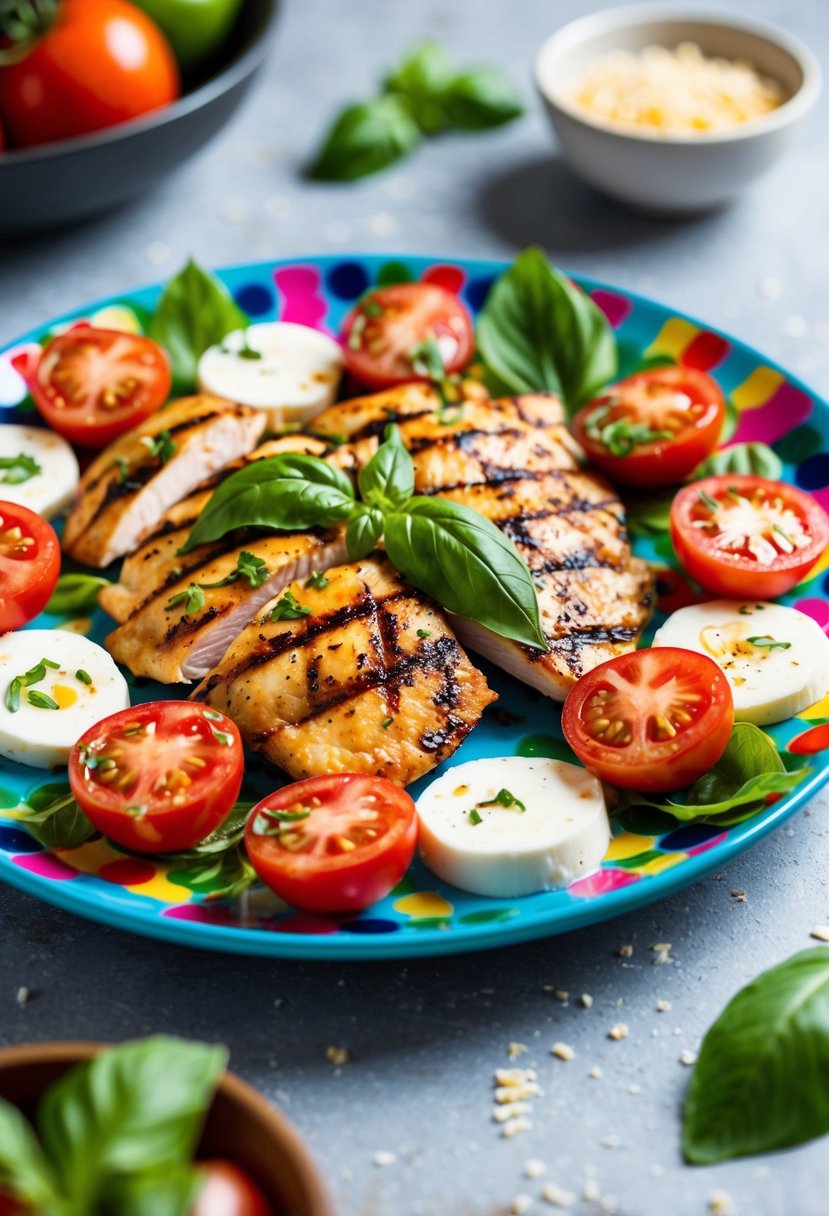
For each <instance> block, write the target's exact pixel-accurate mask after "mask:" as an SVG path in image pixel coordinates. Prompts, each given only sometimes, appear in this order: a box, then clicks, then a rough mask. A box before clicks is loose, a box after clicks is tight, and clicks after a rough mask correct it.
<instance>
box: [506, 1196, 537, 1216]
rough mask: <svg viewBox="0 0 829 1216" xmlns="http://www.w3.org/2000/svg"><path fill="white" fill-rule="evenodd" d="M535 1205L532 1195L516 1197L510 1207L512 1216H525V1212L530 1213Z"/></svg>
mask: <svg viewBox="0 0 829 1216" xmlns="http://www.w3.org/2000/svg"><path fill="white" fill-rule="evenodd" d="M532 1205H533V1201H532V1197H531V1196H530V1195H516V1196H515V1198H514V1199H513V1201H512V1203H511V1204H510V1205H509V1210H510V1216H524V1213H525V1212H529V1210H530V1208H531V1207H532Z"/></svg>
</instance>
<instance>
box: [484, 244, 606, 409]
mask: <svg viewBox="0 0 829 1216" xmlns="http://www.w3.org/2000/svg"><path fill="white" fill-rule="evenodd" d="M478 348H479V350H480V353H481V355H482V357H483V360H484V363H485V364H486V368H487V371H488V373H489V376H490V378H491V380H492V383H493V387H494V388H495V389H496V391H506V392H510V393H532V392H538V391H539V390H542V389H547V390H549V391H550V392H554V393H558V394H559V396H560V397H561V398H562V400H563V402H564V404H565V407H566V409H567V411H568V413H569V414H572V413H573V412H575V410H577V409H578V408H579V406H581V405H583V404H584V402H585V401H589V400H590V398H591V397H594V396H595V395H596V393H597V392H598V390H599V389H600V388H602V387H603V386H604V385H605V384H607V383H608V382H609V381H610V380H612V379H613V378H614V377H615V375H616V371H617V351H616V341H615V339H614V337H613V331H612V330H611V328H610V325H609V323H608V320H607V318H606V317H605V315H604V313H603V312H602V311H601V309H600V308H598V307H597V305H596V304H594V303H593V301H592V300H591V299H590V297H589V296H588V295H586V294H585V292H583V291H581V289H580V288H578V287H576V286H575V284H574V283H572V282H571V281H570V280H569V279H568V278H567V277H566V276H565V275H563V274H561V273H560V272H559V271H558V270H556V269H555V267H554V266H551V265H550V262H549V260H548V259H547V256H546V254H545V253H544V251H543V250H541V249H538V248H530V249H525V250H524V251H523V253H520V254H519V255H518V257H517V258H516V259H515V261H514V262H513V264H512V266H510V268H509V269H508V270H506V271H504V273H503V274H502V275H501V276H500V277H499V278H498V279H496V281H495V283H494V284H493V286H492V288H491V289H490V292H489V295H488V296H487V298H486V303H485V304H484V307H483V310H482V312H481V314H480V316H479V317H478Z"/></svg>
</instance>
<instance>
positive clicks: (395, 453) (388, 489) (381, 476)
mask: <svg viewBox="0 0 829 1216" xmlns="http://www.w3.org/2000/svg"><path fill="white" fill-rule="evenodd" d="M414 480H415V479H414V464H413V463H412V458H411V456H410V455H409V453H408V451H407V450H406V447H405V445H404V443H403V440H402V439H401V437H400V428H399V427H396V426H394V425H392V426H387V427H386V434H385V442H384V443H381V444H380V446H379V448H378V449H377V451H376V452H375V453H374V455H373V456H372V458H371V460H370V461H369V462H368V464H366V465H364V466H363V468H362V469H361V470H360V473H359V475H358V478H357V482H358V485H359V487H360V494H361V496H362V498H363V501H364V502H365V503H367V504H368V506H370V507H381V508H384V509H386V510H389V509H391V508H393V507H399V506H401V504H402V503H404V502H405V501H406V500H407V499H408V498H411V496H412V494H414Z"/></svg>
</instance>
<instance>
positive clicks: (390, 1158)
mask: <svg viewBox="0 0 829 1216" xmlns="http://www.w3.org/2000/svg"><path fill="white" fill-rule="evenodd" d="M396 1160H397V1156H396V1154H395V1153H390V1152H389V1151H388V1150H387V1149H384V1148H378V1150H377V1152H376V1153H375V1154H374V1156H373V1157H372V1161H373V1162H374V1164H375V1165H377V1166H379V1167H380V1168H381V1169H383V1168H384V1167H385V1166H387V1165H394V1163H395V1161H396Z"/></svg>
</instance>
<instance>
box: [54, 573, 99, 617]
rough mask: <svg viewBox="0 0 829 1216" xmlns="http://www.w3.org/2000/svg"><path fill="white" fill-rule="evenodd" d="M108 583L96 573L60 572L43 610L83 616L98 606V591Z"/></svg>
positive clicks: (60, 614) (58, 613) (61, 614)
mask: <svg viewBox="0 0 829 1216" xmlns="http://www.w3.org/2000/svg"><path fill="white" fill-rule="evenodd" d="M109 583H110V580H109V579H108V578H100V577H99V576H98V575H97V574H62V575H61V576H60V578H59V579H58V581H57V583H56V585H55V589H54V591H53V592H52V597H51V599H50V600H49V603H48V604H47V605H46V608H45V611H46V612H49V613H51V614H52V615H53V616H85V615H86V613H88V612H92V611H93V610H94V609H95V608H97V607H98V592H99V591H100V590H101V588H102V587H108V586H109Z"/></svg>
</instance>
